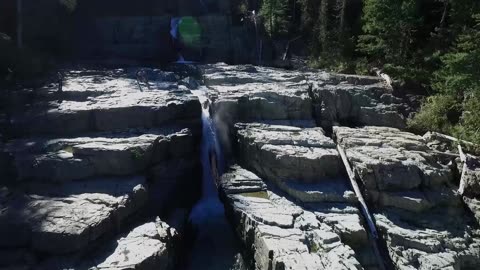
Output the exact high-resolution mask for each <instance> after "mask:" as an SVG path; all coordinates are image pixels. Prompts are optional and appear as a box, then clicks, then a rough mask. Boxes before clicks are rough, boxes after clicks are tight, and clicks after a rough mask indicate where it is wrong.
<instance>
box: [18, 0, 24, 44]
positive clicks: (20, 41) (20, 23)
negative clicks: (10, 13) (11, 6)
mask: <svg viewBox="0 0 480 270" xmlns="http://www.w3.org/2000/svg"><path fill="white" fill-rule="evenodd" d="M22 17H23V16H22V0H17V47H18V48H19V49H21V48H22V47H23V38H22V36H23V18H22Z"/></svg>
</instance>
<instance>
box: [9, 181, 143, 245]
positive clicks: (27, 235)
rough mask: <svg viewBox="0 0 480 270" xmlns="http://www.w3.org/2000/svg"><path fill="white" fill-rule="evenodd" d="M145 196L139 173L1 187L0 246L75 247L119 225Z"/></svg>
mask: <svg viewBox="0 0 480 270" xmlns="http://www.w3.org/2000/svg"><path fill="white" fill-rule="evenodd" d="M147 200H148V192H147V190H146V184H145V179H144V177H129V178H125V179H95V180H89V181H82V182H71V183H66V184H62V185H46V184H29V185H27V186H24V187H22V188H21V189H19V190H17V189H12V190H9V189H5V191H4V192H2V198H1V200H0V202H1V206H2V207H1V208H2V211H1V212H0V220H1V222H0V224H1V229H0V233H1V237H0V239H1V240H0V249H2V248H29V249H31V250H33V251H35V252H41V253H47V254H65V253H71V252H75V251H80V250H82V249H84V248H86V247H87V246H88V245H89V244H91V243H92V242H94V241H96V240H97V239H99V238H100V237H102V236H103V235H106V234H109V233H111V232H113V231H115V230H117V229H118V228H119V227H121V226H122V224H123V222H124V221H125V220H126V219H127V218H128V217H129V216H131V215H132V214H134V213H135V212H137V211H139V210H140V209H141V208H142V207H143V206H144V205H145V203H146V202H147Z"/></svg>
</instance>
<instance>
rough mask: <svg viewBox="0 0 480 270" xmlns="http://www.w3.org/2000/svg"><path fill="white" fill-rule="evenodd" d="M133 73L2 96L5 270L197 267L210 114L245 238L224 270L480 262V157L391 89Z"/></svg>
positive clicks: (190, 72)
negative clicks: (418, 128)
mask: <svg viewBox="0 0 480 270" xmlns="http://www.w3.org/2000/svg"><path fill="white" fill-rule="evenodd" d="M139 69H140V68H138V69H137V68H126V69H110V70H68V71H66V72H65V82H64V87H63V91H62V92H58V91H57V87H56V85H47V86H44V87H40V88H36V89H24V90H21V91H16V92H12V93H10V94H9V95H8V96H5V97H2V100H4V101H6V102H4V104H3V105H4V107H5V111H6V113H7V114H8V123H7V125H6V127H5V128H4V129H2V133H3V134H2V137H4V138H5V140H4V141H2V142H0V148H1V152H0V177H1V181H0V268H5V269H142V270H143V269H200V268H195V265H193V266H192V265H190V266H188V263H187V264H185V260H187V258H190V257H191V256H190V255H188V254H189V253H190V252H191V251H195V250H196V249H192V248H191V246H192V245H194V244H192V243H191V242H192V241H193V242H194V241H195V226H193V225H192V216H191V211H192V208H195V205H196V203H197V201H198V200H199V199H200V198H201V197H202V194H201V190H202V174H204V173H205V172H203V173H202V170H203V168H204V167H203V168H202V160H201V156H205V155H201V152H202V149H201V142H202V136H203V135H205V132H202V108H203V109H205V108H209V110H208V111H209V113H210V116H211V118H212V119H211V121H212V123H213V125H214V127H215V133H216V134H215V136H216V140H217V143H218V144H219V146H220V147H219V148H221V149H222V153H218V151H219V150H217V151H215V152H217V153H213V152H210V153H209V154H210V156H209V158H210V160H209V161H208V162H210V165H211V166H212V167H213V168H214V169H213V170H212V171H213V172H208V173H210V175H211V176H212V177H211V181H213V182H214V183H212V184H214V185H215V186H216V187H217V188H218V197H219V198H220V200H221V202H222V203H223V206H222V205H220V207H222V211H223V209H224V212H225V216H226V218H227V220H228V223H226V224H228V226H227V227H228V229H229V230H231V231H232V234H233V235H234V237H233V238H235V239H236V241H237V242H236V243H231V244H232V245H233V244H235V245H238V251H235V252H238V254H236V255H235V254H234V257H235V258H233V259H232V264H231V267H230V269H259V270H260V269H261V270H263V269H265V270H267V269H275V270H281V269H477V268H478V265H480V227H479V226H480V221H479V220H480V218H479V217H480V202H479V200H480V182H479V181H480V169H479V168H480V166H479V163H480V162H479V159H478V158H477V157H475V156H473V155H469V154H466V158H462V159H460V155H459V153H458V151H457V150H456V145H454V144H452V143H451V142H446V141H443V140H441V138H438V137H435V136H432V135H431V134H426V135H425V136H423V137H422V136H419V135H416V134H413V133H410V132H408V131H406V130H405V128H406V120H407V119H408V117H409V116H410V115H411V113H413V112H414V111H415V108H412V107H411V106H410V105H409V104H410V102H409V97H407V96H398V95H397V94H396V93H394V91H393V90H392V89H391V88H390V87H389V86H387V85H386V84H385V82H384V81H383V80H382V79H381V78H377V77H365V76H355V75H342V74H330V73H326V72H322V71H313V70H307V71H302V72H300V71H288V70H282V69H275V68H267V67H261V66H251V65H243V66H242V65H237V66H229V65H226V64H208V65H198V66H189V65H182V66H173V67H170V68H167V69H164V70H159V69H152V68H143V69H142V70H143V71H144V72H145V73H146V76H147V78H148V80H146V81H143V82H140V81H138V80H137V78H136V75H135V74H136V72H137V71H138V70H139ZM193 90H197V91H203V92H204V93H205V95H206V97H207V98H208V100H207V101H206V102H205V101H203V102H201V101H200V100H199V97H198V96H197V95H196V94H195V93H194V92H195V91H193ZM339 149H340V151H341V152H339ZM342 152H343V153H344V156H345V158H346V160H347V161H348V165H349V167H351V169H352V170H353V173H354V176H355V181H356V183H358V185H359V187H360V190H361V195H362V198H364V199H365V200H366V202H367V206H368V209H369V211H370V214H371V215H370V216H366V215H365V213H364V211H363V210H362V204H361V203H360V202H361V200H362V199H361V198H359V197H358V196H357V195H359V194H356V193H355V190H354V189H353V187H352V185H351V179H350V178H349V175H348V174H347V170H346V167H345V164H344V160H343V159H342V154H343V153H342ZM215 156H217V157H218V156H222V157H223V159H224V160H223V161H224V162H223V161H222V162H221V163H222V164H220V165H218V166H217V165H216V163H217V161H219V159H218V158H215ZM204 158H205V157H204ZM203 161H205V160H203ZM223 163H225V164H223ZM223 165H225V168H223V170H220V172H222V171H224V172H223V174H216V170H215V168H216V167H220V166H223ZM203 180H205V177H203ZM215 196H217V194H215ZM189 217H190V218H189ZM205 218H207V219H208V215H207V216H206V217H205ZM369 219H371V220H372V222H373V223H372V224H373V225H374V227H375V231H373V232H372V230H371V228H370V226H369V221H368V220H369ZM193 223H194V222H193ZM215 229H216V228H215V227H213V228H212V230H214V231H213V232H211V234H213V235H217V236H218V237H219V238H224V237H227V236H226V235H227V234H228V232H226V231H221V230H218V229H217V230H216V231H215ZM192 234H193V236H192ZM225 248H227V247H225ZM203 249H204V250H203V252H202V254H201V255H202V256H209V257H210V258H212V260H217V259H218V260H219V261H220V260H224V259H225V258H220V257H218V258H217V257H215V256H219V255H217V254H213V252H209V246H205V247H204V248H203ZM230 255H231V254H230ZM226 261H229V260H226ZM207 269H216V268H214V267H213V266H212V267H209V268H207ZM223 269H224V268H223ZM227 269H228V268H227Z"/></svg>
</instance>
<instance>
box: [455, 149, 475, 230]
mask: <svg viewBox="0 0 480 270" xmlns="http://www.w3.org/2000/svg"><path fill="white" fill-rule="evenodd" d="M459 192H460V193H461V194H462V198H463V201H464V202H465V204H466V205H467V207H468V208H469V209H470V210H471V211H472V212H473V214H474V215H475V218H476V219H477V222H478V224H479V225H480V158H478V157H474V156H470V155H469V156H467V160H466V162H465V163H464V165H463V168H462V175H461V180H460V187H459Z"/></svg>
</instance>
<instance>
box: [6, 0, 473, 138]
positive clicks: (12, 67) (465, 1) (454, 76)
mask: <svg viewBox="0 0 480 270" xmlns="http://www.w3.org/2000/svg"><path fill="white" fill-rule="evenodd" d="M81 1H82V0H44V1H36V2H37V3H40V2H42V3H41V4H37V5H36V8H35V9H34V10H28V9H27V10H25V11H24V12H25V13H24V18H25V20H28V21H29V23H28V25H35V28H34V29H28V31H25V35H26V38H25V39H26V40H27V41H28V40H29V39H28V35H29V33H43V35H41V36H42V38H41V39H31V40H30V41H29V42H27V41H26V42H25V44H24V46H23V47H22V48H17V46H16V42H15V40H16V27H17V26H16V24H17V19H16V0H2V1H0V81H2V82H3V84H5V83H6V82H8V81H13V80H24V79H28V78H31V77H35V76H37V75H38V74H42V73H44V72H45V71H47V70H49V69H51V68H54V67H55V66H56V65H57V64H58V63H59V62H61V61H62V59H64V58H65V57H68V56H69V55H70V53H71V52H70V50H71V40H72V37H71V35H72V32H71V24H72V22H73V21H74V20H75V19H78V16H79V15H78V13H79V11H78V10H77V8H78V7H79V6H81V5H79V3H80V2H81ZM83 1H90V2H92V1H91V0H83ZM205 1H206V2H207V4H208V5H211V6H212V7H216V6H218V9H219V10H218V12H224V13H225V12H226V13H229V14H230V15H231V18H232V24H234V25H235V24H247V23H251V21H252V19H254V20H256V21H257V22H258V23H260V24H261V26H262V27H261V31H259V32H260V33H261V34H262V35H263V36H264V38H268V40H269V41H270V44H272V46H273V47H275V45H276V44H282V46H280V47H282V48H289V49H288V50H285V52H286V53H288V54H289V55H292V56H298V57H302V58H303V59H306V60H307V61H306V63H307V64H308V65H309V66H310V67H314V68H321V69H327V70H331V71H334V72H342V73H355V74H373V71H374V70H377V71H378V70H380V71H383V72H385V73H387V74H389V75H390V76H391V77H392V78H393V79H394V81H395V83H394V86H395V88H396V89H398V91H400V92H404V93H414V94H419V95H424V96H426V98H425V101H424V103H423V106H422V108H421V110H420V112H419V113H418V114H416V116H415V117H413V118H412V119H411V120H410V128H411V129H412V130H414V131H416V132H424V131H427V130H433V131H440V132H443V133H447V134H452V135H454V136H457V137H459V138H462V139H466V140H471V141H474V142H476V143H480V64H479V63H480V1H478V0H232V1H214V0H210V1H207V0H205ZM95 2H99V1H93V2H92V3H95ZM102 2H104V3H103V4H102V5H101V7H97V8H95V12H103V13H106V14H108V13H112V14H115V15H118V14H117V13H118V12H120V10H125V9H127V10H129V14H128V15H132V14H130V13H132V12H133V13H135V14H133V15H145V14H147V15H148V13H149V12H151V11H152V10H158V9H164V10H165V12H169V13H178V12H181V11H179V9H182V8H186V7H187V6H189V5H187V4H185V5H182V3H181V2H182V1H150V3H156V4H155V5H154V6H152V5H153V4H150V5H149V4H147V2H148V1H146V0H145V1H144V0H139V1H134V2H129V1H114V2H111V1H110V2H111V3H107V2H108V1H106V2H105V1H102ZM141 2H142V3H143V2H145V3H144V4H141ZM184 2H185V3H187V2H188V1H186V0H185V1H184ZM190 2H191V1H190ZM216 2H219V3H220V2H221V3H223V4H222V6H220V5H217V4H218V3H217V4H216ZM115 3H116V4H115ZM121 3H123V4H121ZM130 3H131V4H130ZM225 3H228V6H227V7H225V5H226V4H225ZM109 5H110V8H109ZM122 5H123V6H122ZM122 7H123V9H122ZM133 7H135V8H133ZM112 10H113V11H112ZM115 10H117V11H115ZM198 10H199V9H198V8H191V11H189V12H193V13H194V12H195V11H198ZM252 11H255V13H253V12H252ZM193 15H194V14H193ZM76 16H77V17H76ZM32 22H33V23H32ZM281 52H282V50H277V52H276V55H274V57H276V58H282V54H281ZM272 63H273V62H272Z"/></svg>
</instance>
